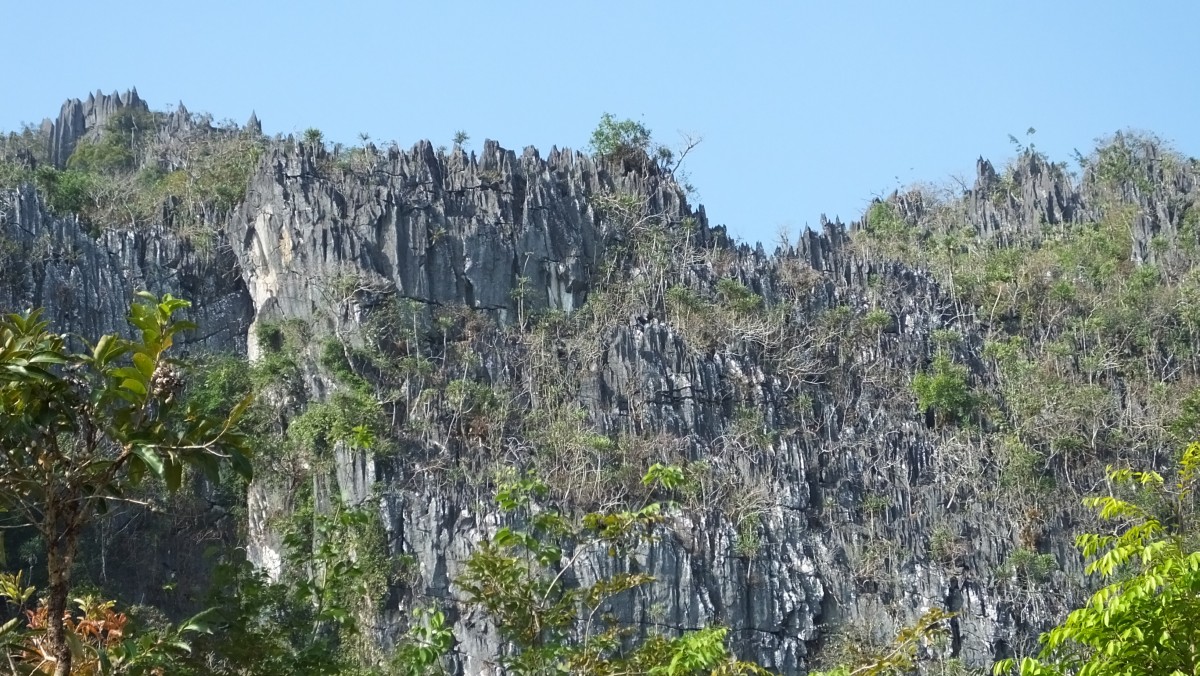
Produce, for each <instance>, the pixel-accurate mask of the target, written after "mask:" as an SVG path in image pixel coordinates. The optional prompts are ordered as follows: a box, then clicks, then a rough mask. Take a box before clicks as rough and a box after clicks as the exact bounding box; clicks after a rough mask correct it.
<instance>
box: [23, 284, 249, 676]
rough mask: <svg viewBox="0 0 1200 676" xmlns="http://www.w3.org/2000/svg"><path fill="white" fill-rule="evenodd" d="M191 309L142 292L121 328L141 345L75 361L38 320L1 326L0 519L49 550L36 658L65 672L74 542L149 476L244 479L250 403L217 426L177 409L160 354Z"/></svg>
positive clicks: (173, 483) (171, 485) (105, 345)
mask: <svg viewBox="0 0 1200 676" xmlns="http://www.w3.org/2000/svg"><path fill="white" fill-rule="evenodd" d="M189 305H190V304H189V303H188V302H187V301H185V300H181V299H178V298H173V297H171V296H170V295H169V294H168V295H166V296H164V297H162V298H161V299H159V298H157V297H155V296H153V295H151V294H148V293H141V294H139V295H138V299H137V300H136V301H135V302H134V304H133V305H132V306H131V308H130V314H129V321H130V323H131V324H132V325H133V327H134V329H135V333H136V335H137V336H138V337H137V338H136V339H132V340H131V339H125V338H122V337H120V336H117V335H105V336H102V337H100V338H99V339H98V340H97V341H96V343H95V345H91V346H89V348H88V349H87V350H86V351H84V352H75V351H74V350H73V349H72V348H71V347H70V346H69V341H68V339H67V337H66V336H62V335H58V334H54V333H51V332H50V331H49V330H48V329H49V324H48V322H46V321H45V320H43V319H42V317H41V313H40V311H35V312H31V313H28V314H25V315H16V314H13V315H8V316H7V317H5V318H4V319H3V320H0V509H3V510H4V516H5V517H7V518H8V520H9V523H8V524H6V525H10V526H11V525H25V524H27V525H31V526H33V527H34V528H36V529H37V531H38V533H40V535H41V537H42V539H43V541H44V542H45V546H46V559H47V573H48V577H47V580H48V585H47V589H46V596H45V600H44V602H43V603H44V611H45V623H44V631H45V641H44V646H45V652H46V653H47V654H46V655H45V658H46V659H47V660H48V661H49V662H52V663H53V664H54V670H53V673H54V674H55V676H67V675H68V674H70V673H72V671H71V661H72V651H71V645H70V638H71V637H70V632H69V630H68V622H65V621H64V618H69V617H70V608H69V607H68V599H69V598H70V593H71V569H72V566H73V563H74V559H75V555H76V552H77V549H78V545H79V537H80V534H81V533H82V531H83V529H84V528H85V526H87V525H88V524H89V523H90V522H92V520H93V519H95V518H96V517H97V515H99V514H102V513H103V512H105V511H106V508H107V506H108V505H109V504H110V503H112V502H114V501H121V500H125V499H126V497H125V496H126V494H127V492H128V491H129V489H130V488H132V487H134V486H136V485H137V484H138V483H139V482H140V481H141V480H142V479H143V478H144V477H145V476H146V475H151V476H153V477H154V478H155V479H157V480H160V481H162V482H163V483H164V484H165V485H166V487H167V488H168V489H169V490H175V489H177V488H179V486H180V484H181V483H182V477H183V468H184V466H185V465H187V466H191V467H194V468H196V469H198V470H199V471H201V472H203V473H204V474H205V476H207V477H208V478H209V480H211V481H217V480H218V478H219V477H218V474H219V470H220V466H221V465H222V464H223V463H228V464H229V465H230V466H231V467H232V468H233V470H234V471H236V472H238V473H239V474H241V475H243V476H246V477H249V476H250V473H251V466H250V461H249V455H248V451H247V445H246V439H245V437H244V435H243V434H242V433H241V432H239V431H238V428H237V425H236V423H237V421H238V418H239V417H240V416H241V414H242V413H243V412H244V411H245V409H246V407H247V406H248V405H249V403H250V400H249V398H247V399H246V400H243V401H242V402H241V403H240V404H238V405H237V406H236V407H235V408H234V409H233V412H232V414H231V415H230V416H229V417H228V418H224V419H216V418H213V417H211V416H207V415H204V414H202V413H200V412H198V411H197V410H196V409H195V408H194V407H192V406H190V405H188V404H185V403H182V402H181V401H180V397H178V396H177V393H178V389H179V386H180V382H179V375H178V373H179V371H178V370H177V368H176V366H175V364H174V362H173V361H172V360H171V359H170V358H168V356H167V352H168V350H170V348H171V347H172V345H173V344H174V339H175V336H176V334H178V333H179V332H180V331H183V330H187V329H191V328H194V327H193V325H192V324H191V323H190V322H185V321H179V320H176V319H175V318H174V315H175V313H176V312H178V311H179V310H182V309H184V308H186V307H188V306H189Z"/></svg>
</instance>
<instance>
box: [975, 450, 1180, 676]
mask: <svg viewBox="0 0 1200 676" xmlns="http://www.w3.org/2000/svg"><path fill="white" fill-rule="evenodd" d="M1109 476H1110V479H1111V480H1112V481H1113V483H1114V485H1115V487H1116V488H1118V489H1120V488H1124V487H1129V486H1132V487H1133V488H1134V492H1133V493H1132V494H1131V495H1130V496H1129V497H1128V498H1122V497H1118V496H1117V495H1103V496H1099V497H1092V498H1088V499H1087V500H1086V501H1085V502H1086V504H1087V505H1088V506H1089V507H1091V508H1093V509H1095V510H1096V511H1097V513H1098V514H1099V516H1100V518H1101V519H1103V520H1105V521H1112V522H1116V530H1115V532H1112V533H1108V532H1102V533H1085V534H1083V535H1080V536H1079V538H1078V545H1079V549H1080V550H1081V551H1082V553H1083V555H1084V556H1085V557H1088V558H1089V559H1090V562H1089V563H1088V567H1087V571H1088V573H1092V574H1096V575H1099V577H1100V578H1101V579H1102V580H1104V582H1105V586H1103V587H1102V588H1101V589H1100V590H1098V591H1097V592H1096V593H1095V594H1093V595H1092V597H1091V599H1090V600H1089V601H1088V602H1087V604H1086V605H1084V606H1083V607H1082V608H1079V609H1077V610H1074V611H1072V612H1071V614H1070V615H1068V616H1067V619H1066V620H1065V621H1064V622H1063V623H1062V624H1060V625H1059V626H1057V627H1055V628H1054V629H1052V630H1050V631H1049V632H1047V633H1046V634H1044V635H1043V636H1042V643H1043V649H1042V651H1041V653H1040V654H1039V655H1037V656H1036V657H1025V658H1023V659H1021V660H1020V661H1014V660H1011V659H1010V660H1005V661H1002V662H1000V663H998V664H997V665H996V669H995V673H996V674H997V675H999V674H1004V673H1008V672H1009V671H1010V670H1015V671H1016V672H1018V673H1020V674H1021V676H1043V675H1045V676H1049V675H1052V674H1055V675H1056V674H1079V675H1080V676H1124V675H1126V674H1146V675H1147V676H1156V675H1162V676H1175V675H1176V674H1194V673H1197V671H1198V670H1200V652H1198V651H1200V546H1198V545H1200V541H1198V540H1197V537H1198V536H1200V531H1198V530H1197V529H1196V524H1195V514H1196V504H1197V502H1196V501H1197V493H1196V488H1197V479H1198V478H1200V442H1194V443H1192V444H1190V445H1189V446H1188V447H1187V449H1186V450H1185V451H1184V452H1183V457H1182V459H1181V460H1180V461H1179V470H1178V472H1177V473H1176V476H1175V480H1174V481H1173V482H1170V483H1168V482H1167V481H1166V480H1164V478H1163V476H1162V475H1161V474H1159V473H1158V472H1154V471H1142V472H1139V471H1133V470H1128V469H1123V470H1111V471H1110V474H1109Z"/></svg>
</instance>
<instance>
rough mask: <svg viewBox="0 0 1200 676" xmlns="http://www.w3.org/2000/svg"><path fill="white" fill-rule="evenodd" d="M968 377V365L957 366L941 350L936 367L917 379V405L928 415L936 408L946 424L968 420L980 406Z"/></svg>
mask: <svg viewBox="0 0 1200 676" xmlns="http://www.w3.org/2000/svg"><path fill="white" fill-rule="evenodd" d="M967 375H968V372H967V367H966V366H963V365H962V364H956V363H954V361H953V360H951V359H950V354H949V353H947V352H945V351H939V352H938V354H937V357H935V358H934V360H933V365H932V367H931V368H930V369H929V370H928V371H926V372H925V373H918V374H917V375H916V376H915V377H913V382H912V389H913V393H914V394H916V395H917V406H919V407H920V409H921V410H922V411H926V412H928V411H929V410H930V409H933V410H934V412H935V414H936V415H937V418H938V420H939V421H941V422H942V423H946V422H949V421H958V420H964V419H965V418H967V417H968V416H970V415H971V414H972V413H974V412H975V409H976V407H977V404H978V402H977V401H976V399H975V396H974V394H972V392H971V388H970V385H969V384H968V382H967Z"/></svg>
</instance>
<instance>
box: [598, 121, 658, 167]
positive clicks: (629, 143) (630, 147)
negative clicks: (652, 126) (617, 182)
mask: <svg viewBox="0 0 1200 676" xmlns="http://www.w3.org/2000/svg"><path fill="white" fill-rule="evenodd" d="M590 145H591V149H592V152H594V153H596V154H597V155H599V156H600V157H602V158H605V159H621V158H623V157H626V156H628V155H631V154H633V153H637V152H645V151H646V150H647V149H649V147H650V130H649V129H647V128H646V126H645V125H643V124H642V123H641V122H636V121H634V120H630V119H625V120H617V119H616V118H615V117H613V116H612V114H610V113H605V114H604V115H602V116H601V117H600V124H598V125H596V129H595V130H593V131H592V140H591V144H590Z"/></svg>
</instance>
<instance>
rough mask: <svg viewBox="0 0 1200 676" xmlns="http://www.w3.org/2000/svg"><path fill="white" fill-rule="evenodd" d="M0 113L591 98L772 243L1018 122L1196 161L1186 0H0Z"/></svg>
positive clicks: (277, 123) (721, 216)
mask: <svg viewBox="0 0 1200 676" xmlns="http://www.w3.org/2000/svg"><path fill="white" fill-rule="evenodd" d="M0 9H2V10H3V14H2V16H3V17H4V19H3V20H4V24H5V26H6V30H5V31H4V40H3V41H2V42H0V59H3V63H5V67H4V69H3V70H2V71H0V91H3V92H4V95H3V98H2V99H0V129H14V128H16V127H17V125H18V124H19V123H21V122H22V121H31V122H33V121H39V120H40V119H41V118H42V117H44V116H47V115H54V114H56V113H57V111H58V109H59V106H60V105H61V104H62V102H63V100H65V99H67V98H70V97H86V95H87V92H89V91H94V90H96V89H97V88H100V89H104V90H105V91H112V90H114V89H121V90H123V89H126V88H128V87H131V86H136V87H137V89H138V92H139V93H140V94H141V95H142V96H143V98H146V99H147V100H148V101H150V103H151V105H152V106H153V107H156V108H161V107H165V106H166V105H167V104H173V103H175V102H177V101H180V100H182V101H183V102H184V103H186V104H187V106H188V107H189V109H191V110H193V111H208V112H211V113H212V114H213V115H214V116H215V117H216V118H217V119H223V118H233V119H235V120H237V121H239V122H241V121H244V120H245V119H246V118H247V117H248V116H249V114H250V112H251V111H252V110H254V111H257V112H258V115H259V117H260V118H261V119H262V121H263V124H264V129H265V131H267V132H268V133H276V132H284V133H287V132H300V131H303V130H304V129H305V128H307V127H310V126H313V127H317V128H320V129H321V130H323V131H324V132H325V135H326V138H327V139H330V140H336V141H342V142H347V143H352V142H356V139H357V136H358V133H359V132H368V133H370V134H371V136H372V138H373V139H375V140H379V141H383V140H396V141H398V142H400V143H401V144H402V145H405V146H407V145H409V144H411V143H413V142H415V141H417V140H418V139H421V138H431V139H433V140H434V142H435V143H445V144H449V143H450V139H451V137H452V136H453V134H454V132H455V130H458V129H462V130H465V131H467V132H468V133H469V134H470V135H471V138H472V141H471V144H470V145H471V146H473V147H475V148H478V147H480V145H481V144H482V141H483V139H484V138H494V139H497V140H498V141H500V142H501V144H503V145H504V146H506V147H509V148H514V149H518V150H519V149H521V148H522V147H524V146H526V145H534V146H537V147H538V148H540V149H542V150H543V152H544V151H547V150H549V148H550V147H551V146H552V145H558V146H560V147H562V146H569V147H575V148H581V147H583V146H584V145H585V144H586V142H587V139H588V136H589V133H590V131H591V129H592V128H594V127H595V125H596V122H597V120H598V119H599V117H600V115H601V113H603V112H605V111H608V112H611V113H613V114H614V115H617V116H618V117H632V118H636V119H638V120H641V121H642V122H643V123H644V124H646V125H647V126H648V127H650V128H651V129H652V130H653V131H654V133H655V136H656V138H658V139H660V140H662V141H671V140H673V139H675V138H676V137H677V132H678V131H686V132H694V133H696V134H699V135H701V136H703V137H704V142H703V144H702V145H701V146H700V147H699V148H698V149H697V150H696V151H695V153H694V154H693V157H691V158H689V161H688V166H689V168H690V170H691V177H692V182H693V183H694V184H695V186H696V187H697V189H698V190H699V201H700V202H702V203H703V204H704V205H705V207H706V208H707V210H708V214H709V216H710V219H711V220H712V221H713V222H714V223H724V224H726V225H728V226H729V227H730V229H731V231H732V232H733V233H734V234H735V235H738V236H740V237H742V238H745V239H751V240H753V239H763V240H767V241H772V240H774V238H775V233H776V231H777V229H778V228H779V227H780V226H789V227H790V228H791V229H792V230H793V232H795V231H798V230H800V229H802V228H803V227H804V226H805V224H814V225H815V223H816V222H817V220H818V218H819V216H820V215H821V214H822V213H826V214H828V215H829V216H831V217H832V216H835V215H838V216H841V217H842V219H843V220H850V219H854V218H857V217H858V216H859V215H860V214H861V212H862V210H863V208H864V206H865V204H866V203H867V201H869V199H870V198H871V196H872V195H876V194H883V193H886V192H889V191H891V190H892V189H894V188H895V187H897V185H907V184H909V183H912V182H915V181H926V180H933V181H941V180H945V179H947V178H948V177H949V176H951V175H953V174H964V175H966V176H967V177H968V178H973V175H974V160H975V158H976V157H977V156H979V155H983V156H985V157H989V158H991V159H993V160H994V161H995V162H996V163H997V164H1001V163H1002V162H1003V161H1004V160H1006V159H1007V158H1008V157H1010V156H1011V155H1012V152H1013V151H1012V148H1011V146H1010V145H1009V141H1008V135H1009V134H1010V133H1011V134H1015V135H1017V136H1021V137H1023V135H1024V132H1025V130H1026V129H1027V128H1029V127H1035V128H1036V129H1037V130H1038V131H1037V134H1036V135H1035V136H1034V137H1033V140H1034V142H1035V143H1036V144H1037V146H1038V147H1039V149H1042V150H1045V151H1047V152H1049V153H1050V155H1051V156H1052V157H1053V158H1055V159H1064V160H1065V159H1068V158H1069V156H1070V153H1071V150H1072V148H1076V147H1078V148H1079V149H1080V150H1082V151H1084V152H1086V151H1087V150H1088V149H1090V148H1091V147H1092V145H1093V141H1094V139H1095V138H1096V137H1098V136H1101V135H1106V134H1110V133H1112V132H1113V131H1116V130H1118V129H1121V128H1130V127H1131V128H1135V129H1143V130H1149V131H1153V132H1155V133H1157V134H1158V135H1160V136H1162V137H1163V138H1165V139H1167V140H1169V141H1172V142H1173V143H1174V145H1175V146H1176V147H1177V148H1178V149H1179V150H1181V151H1183V152H1184V153H1186V154H1189V155H1200V123H1198V120H1200V115H1198V112H1200V75H1198V68H1200V39H1198V38H1197V35H1198V31H1200V2H1195V1H1194V0H1174V1H1165V2H1144V3H1135V2H1127V1H1124V2H1118V1H1115V0H1101V1H1093V2H1082V1H1059V0H1054V1H1050V0H1043V1H1040V2H1039V1H1027V0H1008V1H1005V2H967V1H966V0H962V1H955V2H950V1H945V2H932V1H926V2H896V1H894V0H891V1H880V2H842V1H839V0H824V1H822V2H788V1H784V0H773V1H769V2H768V1H766V0H762V1H757V2H756V1H751V0H743V1H742V2H737V3H735V2H728V1H725V2H717V1H715V0H711V1H710V0H690V1H688V2H682V1H681V2H675V1H671V2H667V1H662V2H653V1H650V0H643V1H641V2H636V1H632V0H629V1H626V0H606V1H605V2H583V1H578V0H556V1H554V2H529V1H523V0H507V1H505V2H464V1H459V2H451V1H445V2H435V1H429V2H421V3H416V2H400V1H393V2H385V1H376V2H366V1H362V2H359V1H355V0H343V1H342V2H337V3H334V2H315V1H311V0H309V1H296V0H293V1H291V2H276V1H270V2H265V1H264V2H256V1H254V0H240V1H231V0H213V1H209V2H189V3H176V2H165V3H164V2H148V1H146V0H138V1H134V2H118V3H112V2H93V1H88V2H82V1H79V0H58V1H57V2H55V3H53V9H54V11H53V12H51V11H49V9H48V6H44V5H42V4H40V3H34V2H17V1H15V0H3V1H2V2H0Z"/></svg>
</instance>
